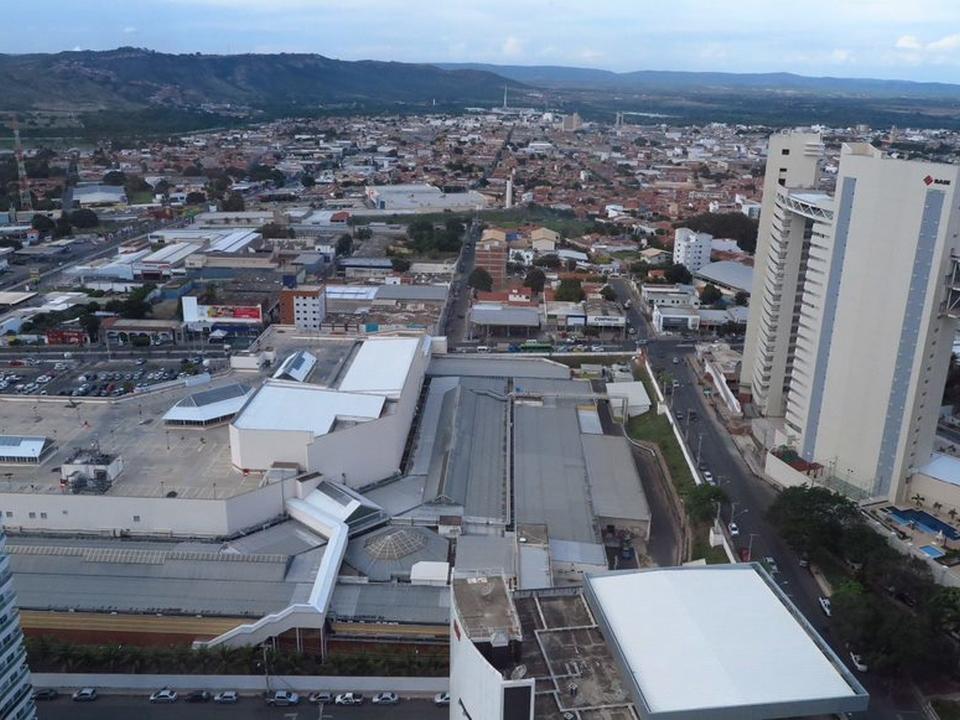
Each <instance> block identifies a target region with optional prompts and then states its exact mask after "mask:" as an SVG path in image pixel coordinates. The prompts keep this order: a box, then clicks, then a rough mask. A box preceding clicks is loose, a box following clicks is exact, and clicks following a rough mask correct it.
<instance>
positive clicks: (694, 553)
mask: <svg viewBox="0 0 960 720" xmlns="http://www.w3.org/2000/svg"><path fill="white" fill-rule="evenodd" d="M693 533H694V537H695V538H696V539H695V540H694V541H693V549H692V550H691V551H690V559H691V560H699V559H700V558H703V559H705V560H706V561H707V565H727V564H729V562H730V558H728V557H727V552H726V551H725V550H724V549H723V546H722V545H717V546H716V547H710V542H709V540H708V538H709V533H710V526H709V525H697V526H695V527H694V528H693Z"/></svg>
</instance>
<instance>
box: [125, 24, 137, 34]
mask: <svg viewBox="0 0 960 720" xmlns="http://www.w3.org/2000/svg"><path fill="white" fill-rule="evenodd" d="M136 31H137V29H136V28H135V27H134V26H133V25H127V26H126V27H125V28H124V29H123V34H124V35H132V34H133V33H135V32H136Z"/></svg>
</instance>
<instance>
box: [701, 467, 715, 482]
mask: <svg viewBox="0 0 960 720" xmlns="http://www.w3.org/2000/svg"><path fill="white" fill-rule="evenodd" d="M701 474H702V475H703V481H704V482H705V483H706V484H707V485H716V484H717V481H716V480H714V479H713V473H712V472H710V471H709V470H704V471H703V473H701Z"/></svg>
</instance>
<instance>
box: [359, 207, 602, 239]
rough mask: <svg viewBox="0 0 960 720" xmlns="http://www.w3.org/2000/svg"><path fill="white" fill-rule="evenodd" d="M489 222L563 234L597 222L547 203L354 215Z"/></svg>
mask: <svg viewBox="0 0 960 720" xmlns="http://www.w3.org/2000/svg"><path fill="white" fill-rule="evenodd" d="M475 214H476V216H477V217H479V218H480V220H482V221H483V222H485V223H487V224H488V225H496V226H498V227H504V228H515V227H519V226H521V225H526V224H534V225H542V226H543V227H546V228H550V229H551V230H554V231H555V232H558V233H560V234H561V235H562V236H563V237H566V238H572V237H580V236H581V235H583V234H584V233H586V232H589V231H590V229H591V228H592V227H593V223H592V222H589V221H585V220H580V219H579V218H577V217H576V216H575V215H574V214H573V213H572V212H563V211H561V210H552V209H551V208H547V207H539V206H530V207H519V208H510V209H509V210H507V209H490V210H479V211H477V212H476V213H473V212H436V213H420V214H417V215H416V216H411V215H377V216H373V215H360V216H357V217H354V218H352V219H351V224H354V225H367V224H370V223H387V224H388V225H409V224H410V223H411V222H413V221H414V220H426V221H427V222H432V223H435V224H436V223H445V222H446V221H447V220H460V221H462V222H470V221H471V220H472V219H473V217H474V215H475Z"/></svg>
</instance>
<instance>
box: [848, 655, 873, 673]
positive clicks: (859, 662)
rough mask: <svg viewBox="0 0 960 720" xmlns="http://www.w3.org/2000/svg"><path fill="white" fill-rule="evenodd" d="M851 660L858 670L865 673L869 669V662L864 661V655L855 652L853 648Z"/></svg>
mask: <svg viewBox="0 0 960 720" xmlns="http://www.w3.org/2000/svg"><path fill="white" fill-rule="evenodd" d="M850 662H852V663H853V666H854V667H855V668H856V669H857V671H858V672H862V673H865V672H866V671H867V670H868V669H869V668H868V667H867V664H866V663H865V662H864V661H863V657H862V656H860V655H858V654H857V653H855V652H853V650H851V651H850Z"/></svg>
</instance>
